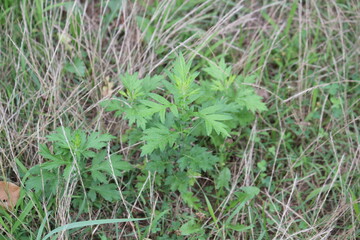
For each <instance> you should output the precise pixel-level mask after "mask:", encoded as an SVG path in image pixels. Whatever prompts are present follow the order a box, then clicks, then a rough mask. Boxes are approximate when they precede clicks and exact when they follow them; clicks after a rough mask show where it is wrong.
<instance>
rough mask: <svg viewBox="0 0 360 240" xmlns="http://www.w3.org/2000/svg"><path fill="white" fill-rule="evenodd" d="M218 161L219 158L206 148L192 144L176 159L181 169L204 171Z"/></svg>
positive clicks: (211, 167)
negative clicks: (188, 149) (192, 145)
mask: <svg viewBox="0 0 360 240" xmlns="http://www.w3.org/2000/svg"><path fill="white" fill-rule="evenodd" d="M219 161H220V159H219V158H218V157H216V156H214V155H212V154H211V153H210V152H208V150H207V149H206V148H203V147H199V146H194V147H192V148H191V149H190V151H186V152H185V153H184V155H183V157H181V158H180V159H179V160H178V163H179V167H180V169H181V170H182V171H183V170H185V169H190V170H192V171H194V172H199V171H204V172H206V171H209V170H212V169H213V168H214V165H215V164H216V163H217V162H219Z"/></svg>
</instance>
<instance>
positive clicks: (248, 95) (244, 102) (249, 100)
mask: <svg viewBox="0 0 360 240" xmlns="http://www.w3.org/2000/svg"><path fill="white" fill-rule="evenodd" d="M236 102H237V103H238V104H239V106H240V107H245V108H246V109H248V110H249V111H251V112H253V113H254V112H256V111H259V112H262V111H266V110H267V107H266V105H265V103H264V102H262V97H260V96H259V95H257V94H256V93H255V92H254V90H253V89H244V90H243V91H241V93H239V95H238V97H237V99H236Z"/></svg>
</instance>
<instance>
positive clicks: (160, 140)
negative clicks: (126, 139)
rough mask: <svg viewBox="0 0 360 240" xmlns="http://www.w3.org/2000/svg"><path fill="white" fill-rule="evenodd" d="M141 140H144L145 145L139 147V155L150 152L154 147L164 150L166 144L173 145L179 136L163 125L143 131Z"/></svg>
mask: <svg viewBox="0 0 360 240" xmlns="http://www.w3.org/2000/svg"><path fill="white" fill-rule="evenodd" d="M144 134H145V135H144V136H143V137H142V138H141V140H143V141H145V145H144V146H142V147H141V150H142V152H141V156H144V155H146V154H150V153H152V152H153V151H154V150H155V149H160V150H161V151H164V150H165V147H166V146H168V145H169V146H172V145H174V143H175V141H176V140H177V139H178V138H179V133H177V132H173V131H170V130H169V129H168V128H166V127H165V126H163V125H157V127H153V128H149V129H146V130H145V131H144Z"/></svg>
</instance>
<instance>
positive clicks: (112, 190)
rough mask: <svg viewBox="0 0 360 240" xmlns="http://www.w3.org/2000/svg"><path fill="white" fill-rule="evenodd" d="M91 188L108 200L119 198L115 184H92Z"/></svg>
mask: <svg viewBox="0 0 360 240" xmlns="http://www.w3.org/2000/svg"><path fill="white" fill-rule="evenodd" d="M91 189H92V190H94V191H96V193H98V194H99V195H100V196H102V197H103V198H104V199H105V200H107V201H109V202H111V201H114V200H119V199H120V195H119V191H118V189H117V187H116V185H115V184H112V183H110V184H103V185H100V186H93V187H91Z"/></svg>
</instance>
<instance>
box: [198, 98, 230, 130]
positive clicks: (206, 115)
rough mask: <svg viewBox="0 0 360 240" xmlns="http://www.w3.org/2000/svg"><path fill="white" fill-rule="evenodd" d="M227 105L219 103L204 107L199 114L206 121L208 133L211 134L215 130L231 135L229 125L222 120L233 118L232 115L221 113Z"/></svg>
mask: <svg viewBox="0 0 360 240" xmlns="http://www.w3.org/2000/svg"><path fill="white" fill-rule="evenodd" d="M225 107H226V105H223V104H217V105H213V106H210V107H206V108H203V109H201V110H200V111H199V113H198V114H197V115H198V116H199V117H200V118H202V119H203V120H204V121H205V128H206V134H207V135H208V136H210V135H211V133H212V131H213V130H215V132H216V133H217V134H222V135H223V136H230V134H229V129H228V126H227V125H226V124H224V123H222V121H227V120H231V119H232V117H231V115H229V114H228V113H221V111H222V110H223V109H224V108H225Z"/></svg>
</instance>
